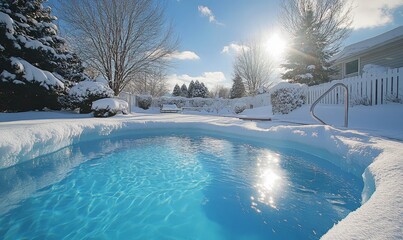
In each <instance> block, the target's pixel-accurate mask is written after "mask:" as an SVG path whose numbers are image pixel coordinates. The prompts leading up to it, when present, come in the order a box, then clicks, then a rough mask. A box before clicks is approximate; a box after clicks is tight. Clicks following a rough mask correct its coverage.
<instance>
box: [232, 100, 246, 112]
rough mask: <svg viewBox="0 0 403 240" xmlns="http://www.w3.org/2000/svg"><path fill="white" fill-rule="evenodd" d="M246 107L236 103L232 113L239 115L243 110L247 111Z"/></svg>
mask: <svg viewBox="0 0 403 240" xmlns="http://www.w3.org/2000/svg"><path fill="white" fill-rule="evenodd" d="M247 108H248V107H247V106H246V104H242V103H238V104H236V105H235V107H234V112H235V113H236V114H239V113H241V112H243V111H244V110H245V109H247Z"/></svg>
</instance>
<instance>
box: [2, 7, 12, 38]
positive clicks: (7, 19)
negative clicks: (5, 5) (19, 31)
mask: <svg viewBox="0 0 403 240" xmlns="http://www.w3.org/2000/svg"><path fill="white" fill-rule="evenodd" d="M0 23H4V24H5V25H6V29H7V30H8V31H9V33H11V34H12V33H14V27H13V23H14V21H13V19H12V18H11V17H10V16H9V15H8V14H6V13H3V12H0Z"/></svg>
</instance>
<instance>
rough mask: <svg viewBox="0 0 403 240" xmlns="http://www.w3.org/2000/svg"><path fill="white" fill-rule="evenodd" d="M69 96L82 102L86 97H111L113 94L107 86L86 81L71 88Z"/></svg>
mask: <svg viewBox="0 0 403 240" xmlns="http://www.w3.org/2000/svg"><path fill="white" fill-rule="evenodd" d="M69 95H71V96H75V97H77V98H78V100H80V101H83V100H85V99H87V97H88V95H99V96H103V95H108V96H113V95H114V93H113V91H112V89H110V88H109V86H108V85H107V84H104V83H102V82H94V81H91V80H86V81H81V82H79V83H78V84H76V85H75V86H73V87H72V88H71V89H70V91H69Z"/></svg>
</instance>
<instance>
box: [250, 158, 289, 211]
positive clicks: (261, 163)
mask: <svg viewBox="0 0 403 240" xmlns="http://www.w3.org/2000/svg"><path fill="white" fill-rule="evenodd" d="M280 160H281V159H280V155H279V154H276V153H273V152H270V151H264V152H263V153H262V154H261V155H260V156H259V157H258V158H257V164H256V167H257V168H256V183H255V185H254V186H255V189H256V196H251V208H253V209H255V210H256V211H257V212H258V213H260V212H261V210H260V209H259V204H258V203H261V204H264V205H267V206H270V207H271V208H274V209H278V207H277V201H278V200H279V199H278V197H279V194H281V193H282V192H283V190H284V189H283V188H284V186H285V184H284V183H285V176H284V173H283V170H282V168H281V166H280Z"/></svg>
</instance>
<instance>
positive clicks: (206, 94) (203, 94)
mask: <svg viewBox="0 0 403 240" xmlns="http://www.w3.org/2000/svg"><path fill="white" fill-rule="evenodd" d="M201 90H202V93H201V97H202V98H206V97H208V95H209V91H208V88H207V87H206V86H205V85H204V83H203V82H202V83H201Z"/></svg>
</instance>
